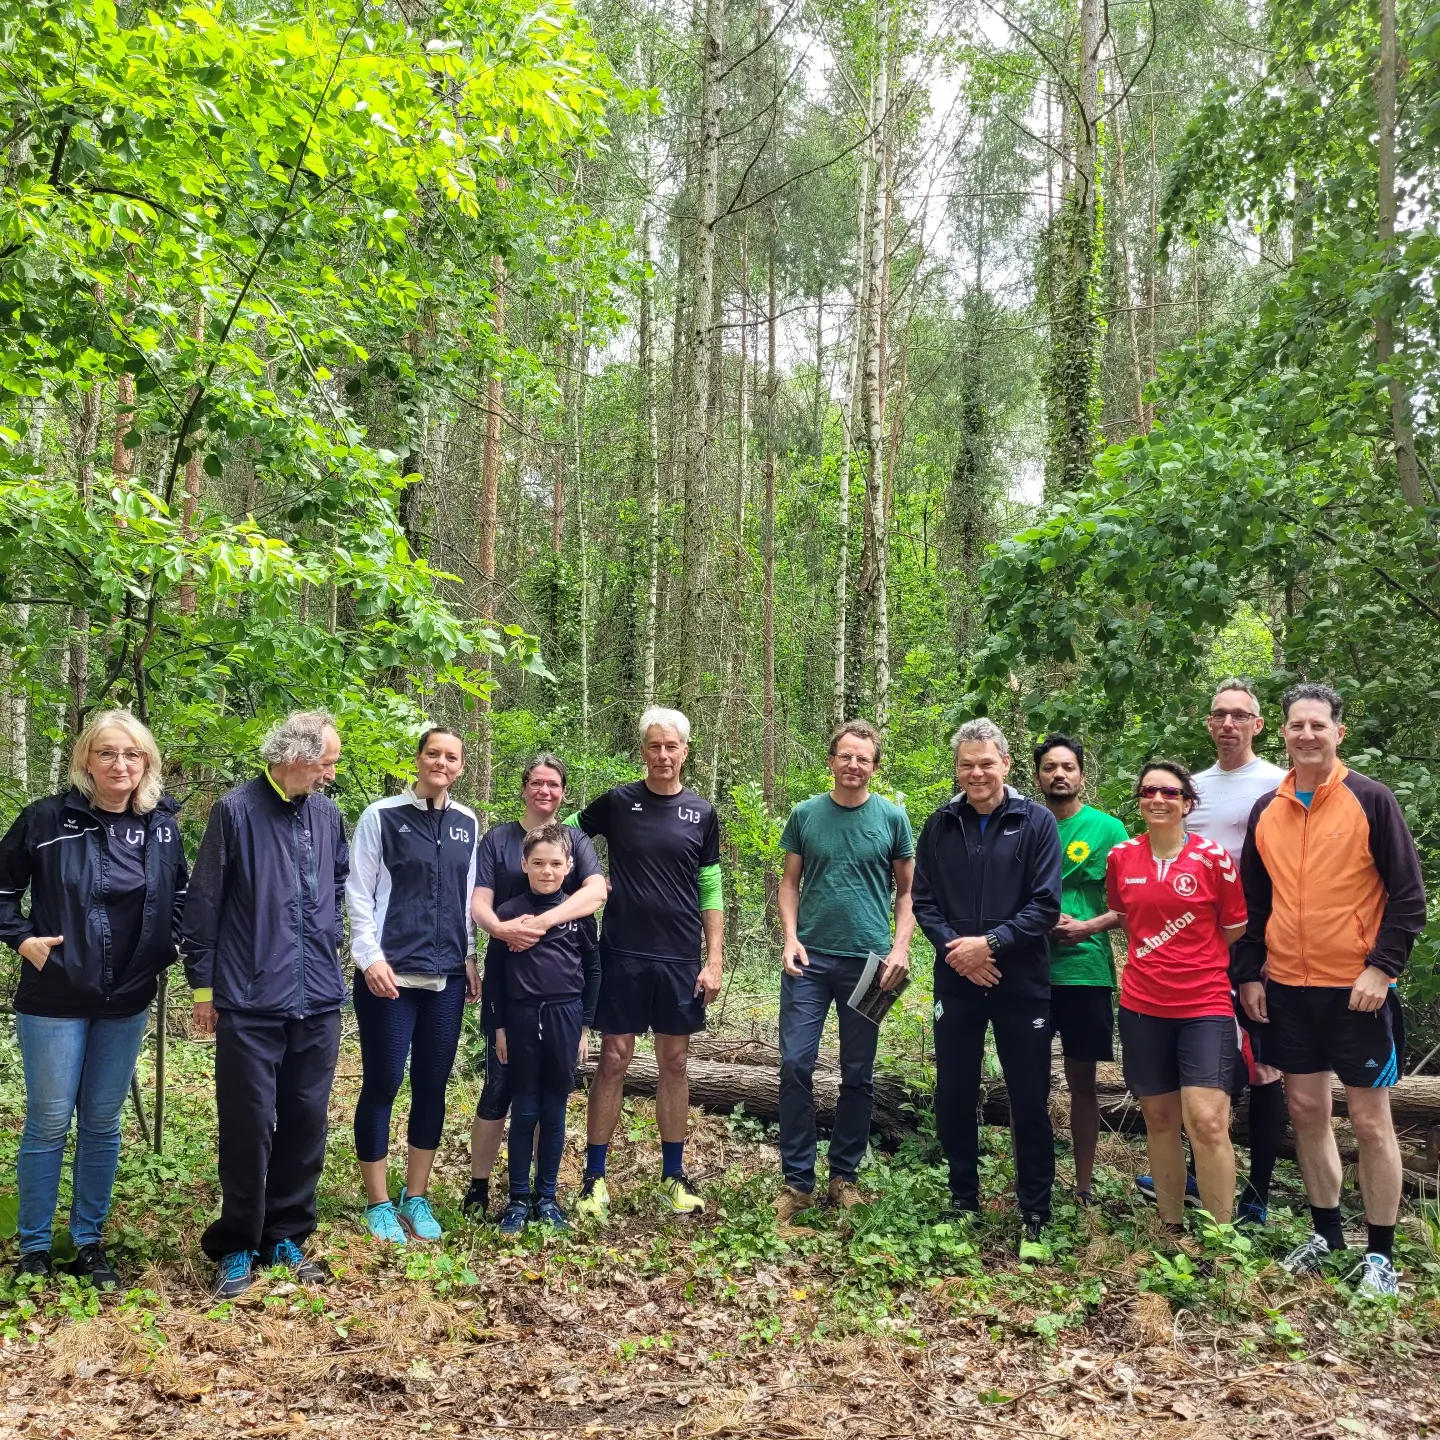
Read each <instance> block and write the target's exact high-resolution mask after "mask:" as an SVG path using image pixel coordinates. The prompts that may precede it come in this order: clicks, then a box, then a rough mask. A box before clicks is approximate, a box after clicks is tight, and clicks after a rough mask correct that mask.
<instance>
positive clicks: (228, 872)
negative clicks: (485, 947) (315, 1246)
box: [180, 710, 350, 1300]
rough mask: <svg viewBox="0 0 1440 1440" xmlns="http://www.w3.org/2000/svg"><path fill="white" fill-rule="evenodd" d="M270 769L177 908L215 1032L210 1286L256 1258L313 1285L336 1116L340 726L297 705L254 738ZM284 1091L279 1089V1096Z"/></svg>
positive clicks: (222, 817)
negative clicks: (215, 1195)
mask: <svg viewBox="0 0 1440 1440" xmlns="http://www.w3.org/2000/svg"><path fill="white" fill-rule="evenodd" d="M260 755H261V758H262V759H263V760H264V761H265V769H264V770H263V771H262V772H261V774H260V775H258V776H257V777H256V778H255V779H254V780H251V781H249V782H247V783H246V784H244V785H240V786H238V787H237V788H235V789H234V790H231V791H229V792H228V793H227V794H225V795H222V796H221V797H220V799H219V800H218V801H217V802H216V803H215V806H214V808H213V809H212V810H211V811H210V820H209V823H208V824H207V826H206V828H205V838H204V839H203V840H202V841H201V842H200V852H199V854H198V855H197V856H196V859H195V869H194V871H193V873H192V875H191V878H190V889H189V893H188V895H187V896H186V902H185V914H184V917H183V919H182V921H181V926H180V930H181V949H182V950H183V952H184V954H185V973H186V976H187V978H188V979H189V981H190V987H191V990H192V991H193V996H194V1002H195V1010H194V1023H195V1028H196V1029H197V1030H199V1031H200V1032H201V1033H202V1034H209V1033H211V1032H214V1035H215V1108H216V1113H217V1118H218V1121H219V1136H218V1159H219V1170H220V1193H221V1202H220V1216H219V1218H218V1219H217V1220H215V1221H214V1223H213V1224H211V1225H210V1227H209V1228H208V1229H207V1230H206V1231H205V1234H204V1235H203V1236H202V1237H201V1241H200V1243H201V1245H202V1246H203V1247H204V1250H205V1253H206V1254H207V1255H208V1256H210V1258H211V1259H212V1260H214V1261H216V1262H217V1264H218V1265H219V1276H218V1278H217V1280H216V1283H215V1291H214V1293H215V1297H216V1298H217V1299H220V1300H230V1299H233V1298H234V1297H235V1296H237V1295H240V1294H242V1293H243V1292H244V1291H245V1290H247V1289H249V1287H250V1284H251V1281H252V1279H253V1277H254V1271H255V1266H256V1264H257V1262H258V1263H259V1264H262V1265H283V1266H286V1267H287V1268H288V1269H290V1270H292V1271H293V1272H294V1273H295V1276H296V1278H297V1279H298V1280H300V1281H301V1282H302V1283H305V1284H315V1283H318V1282H321V1281H323V1280H325V1279H326V1278H327V1277H326V1272H325V1270H324V1269H323V1268H322V1267H321V1266H320V1265H318V1264H316V1263H315V1262H314V1261H313V1260H308V1259H306V1257H305V1252H304V1250H303V1248H302V1247H303V1246H304V1243H305V1241H306V1240H307V1239H308V1238H309V1237H310V1235H311V1234H312V1233H313V1232H314V1230H315V1188H316V1186H317V1185H318V1184H319V1182H320V1172H321V1170H322V1169H324V1166H325V1133H326V1119H327V1112H328V1108H329V1104H330V1086H331V1082H332V1081H333V1080H334V1078H335V1062H336V1060H337V1059H338V1057H339V1054H340V1007H341V1006H342V1005H343V1004H344V1003H345V1001H346V998H347V993H346V988H345V980H344V976H343V975H342V973H341V970H340V942H341V938H342V934H343V926H342V918H341V917H342V915H343V913H344V901H345V880H346V877H347V875H348V874H349V871H350V856H349V851H348V849H347V847H346V843H345V826H344V823H343V821H342V820H341V818H340V811H339V809H338V808H337V806H336V804H335V802H334V801H333V800H331V799H329V798H327V797H326V796H325V795H323V794H321V793H320V792H321V791H322V790H323V789H324V787H325V786H326V785H328V784H329V783H330V782H331V781H332V780H334V778H335V764H336V762H337V761H338V760H339V758H340V734H339V731H338V730H337V729H336V728H335V722H334V720H333V719H332V718H331V717H330V716H329V715H327V714H325V712H324V711H319V710H315V711H302V712H301V713H299V714H295V715H291V716H290V717H289V718H288V719H287V720H285V721H283V722H282V723H281V724H279V725H277V726H276V727H275V728H274V729H273V730H271V731H270V733H269V734H268V735H267V736H266V737H265V740H264V742H263V743H262V745H261V747H260ZM277 1101H279V1103H277Z"/></svg>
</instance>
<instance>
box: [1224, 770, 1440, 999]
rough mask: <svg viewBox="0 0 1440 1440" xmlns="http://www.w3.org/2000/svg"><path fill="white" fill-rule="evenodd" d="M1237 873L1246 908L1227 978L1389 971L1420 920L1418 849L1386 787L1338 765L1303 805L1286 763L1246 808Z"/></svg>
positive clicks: (1291, 979)
mask: <svg viewBox="0 0 1440 1440" xmlns="http://www.w3.org/2000/svg"><path fill="white" fill-rule="evenodd" d="M1240 880H1241V883H1242V884H1243V886H1244V888H1245V909H1246V912H1247V914H1248V917H1249V918H1248V923H1247V925H1246V929H1245V934H1244V936H1243V937H1242V938H1241V939H1240V940H1239V941H1238V942H1237V943H1236V945H1235V949H1234V952H1233V954H1232V956H1231V962H1230V977H1231V979H1232V981H1234V983H1235V984H1237V985H1239V984H1242V983H1243V982H1245V981H1247V980H1259V979H1260V978H1261V976H1262V972H1263V973H1264V974H1266V975H1268V976H1269V978H1270V979H1271V980H1274V981H1276V982H1277V983H1278V984H1281V985H1309V986H1331V987H1336V988H1339V987H1344V988H1346V989H1348V988H1349V987H1350V986H1351V985H1353V984H1354V983H1355V981H1356V980H1357V979H1359V977H1360V972H1361V971H1362V970H1363V969H1364V968H1365V966H1367V965H1373V966H1375V968H1376V969H1377V970H1382V971H1384V973H1385V974H1387V975H1389V976H1390V977H1391V978H1392V979H1393V978H1394V977H1395V976H1397V975H1399V974H1400V972H1401V971H1402V970H1403V969H1404V968H1405V962H1406V961H1407V960H1408V959H1409V958H1410V951H1411V949H1412V948H1413V947H1414V944H1415V937H1416V936H1417V935H1419V934H1420V932H1421V931H1422V930H1423V929H1424V928H1425V882H1424V880H1423V879H1422V878H1421V874H1420V856H1419V854H1418V853H1417V852H1416V849H1415V841H1414V840H1413V839H1412V838H1411V835H1410V830H1409V827H1408V826H1407V825H1406V824H1405V817H1404V815H1403V814H1402V813H1401V810H1400V805H1399V802H1398V801H1397V800H1396V799H1395V797H1394V795H1392V794H1391V793H1390V791H1389V790H1387V789H1386V788H1385V786H1383V785H1382V784H1380V782H1379V781H1378V780H1371V779H1370V778H1369V777H1368V776H1365V775H1357V774H1356V773H1355V772H1354V771H1353V770H1351V769H1349V768H1348V767H1346V766H1345V765H1342V764H1340V763H1338V762H1337V763H1336V766H1335V768H1334V769H1333V770H1332V771H1331V772H1330V775H1329V777H1328V778H1327V779H1326V781H1325V783H1324V784H1323V785H1321V786H1320V788H1319V789H1318V790H1316V792H1315V794H1314V796H1313V797H1312V798H1311V801H1310V807H1309V809H1308V810H1307V809H1306V807H1305V806H1304V805H1303V804H1301V802H1300V801H1299V800H1297V799H1296V798H1295V772H1294V771H1293V770H1292V771H1291V772H1290V773H1289V774H1288V775H1287V776H1286V777H1285V778H1284V779H1283V780H1282V781H1281V782H1280V785H1279V788H1278V789H1275V790H1272V791H1271V792H1270V793H1269V794H1268V795H1262V796H1261V797H1260V799H1259V800H1257V801H1256V802H1255V808H1254V809H1253V810H1252V811H1251V812H1250V824H1249V827H1248V829H1247V831H1246V834H1245V849H1244V851H1243V852H1242V854H1241V857H1240Z"/></svg>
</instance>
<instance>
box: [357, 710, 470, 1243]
mask: <svg viewBox="0 0 1440 1440" xmlns="http://www.w3.org/2000/svg"><path fill="white" fill-rule="evenodd" d="M464 769H465V745H464V742H463V741H462V740H461V739H460V737H459V736H458V735H456V734H455V733H454V731H452V730H445V729H440V728H437V729H432V730H427V731H426V732H425V734H424V735H422V736H421V737H420V745H419V748H418V750H417V751H416V754H415V772H416V778H415V780H414V783H413V784H411V785H408V786H407V787H406V788H405V790H404V791H403V792H402V793H401V794H399V795H392V796H390V797H389V798H388V799H385V800H378V801H376V803H375V804H373V805H371V806H370V807H369V809H367V810H366V811H365V813H364V814H363V815H362V816H361V817H360V823H359V825H357V826H356V827H355V835H354V838H353V839H352V840H351V842H350V878H349V881H348V882H347V884H346V889H345V899H346V906H347V908H348V910H349V912H350V953H351V954H352V956H353V957H354V960H355V1019H356V1021H357V1022H358V1024H359V1028H360V1060H361V1071H362V1079H361V1085H360V1098H359V1100H358V1101H357V1102H356V1105H355V1153H356V1155H357V1157H358V1158H359V1160H360V1174H361V1176H362V1178H363V1179H364V1182H365V1192H366V1210H365V1224H366V1227H367V1228H368V1229H369V1231H370V1233H371V1234H372V1235H373V1236H375V1238H376V1239H377V1240H388V1241H391V1242H392V1243H394V1244H397V1245H403V1244H405V1243H406V1237H407V1233H408V1234H409V1235H412V1236H414V1237H415V1238H416V1239H417V1240H438V1239H439V1238H440V1235H441V1233H442V1232H441V1229H440V1223H439V1221H437V1220H436V1218H435V1215H434V1213H433V1211H432V1210H431V1209H430V1204H429V1201H428V1200H427V1199H426V1191H427V1190H428V1188H429V1184H430V1169H431V1167H432V1166H433V1165H434V1163H435V1151H436V1149H437V1148H438V1147H439V1144H440V1135H441V1131H442V1130H443V1128H444V1124H445V1087H446V1086H447V1085H448V1083H449V1081H450V1072H451V1070H452V1069H453V1068H454V1065H455V1051H456V1048H457V1047H458V1045H459V1042H460V1022H461V1018H462V1016H463V1013H464V1007H465V1002H466V1001H467V1000H471V1001H474V1000H478V999H479V997H480V978H479V973H478V971H477V970H476V968H475V927H474V922H473V921H472V920H471V918H470V892H471V891H472V890H473V889H474V888H475V847H476V844H477V842H478V839H479V824H478V822H477V820H476V817H475V812H474V811H473V810H469V809H467V808H466V807H465V806H464V805H461V804H460V803H459V802H458V801H456V800H454V799H452V798H451V795H450V788H451V786H453V785H454V784H455V782H456V781H457V780H458V779H459V778H460V776H461V774H462V773H463V772H464ZM407 1058H408V1060H409V1062H410V1119H409V1126H408V1139H409V1146H410V1153H409V1157H408V1160H407V1162H406V1171H405V1185H404V1188H403V1189H402V1190H401V1191H400V1199H399V1201H398V1202H394V1201H392V1200H391V1199H390V1191H389V1180H388V1176H387V1169H388V1164H387V1162H388V1155H389V1149H390V1112H391V1108H392V1107H393V1105H394V1103H395V1096H396V1094H397V1093H398V1092H399V1090H400V1082H401V1080H403V1079H404V1078H405V1062H406V1060H407Z"/></svg>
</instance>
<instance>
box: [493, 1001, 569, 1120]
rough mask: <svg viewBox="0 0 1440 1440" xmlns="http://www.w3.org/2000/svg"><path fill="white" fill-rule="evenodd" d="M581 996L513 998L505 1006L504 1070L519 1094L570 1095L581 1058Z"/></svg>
mask: <svg viewBox="0 0 1440 1440" xmlns="http://www.w3.org/2000/svg"><path fill="white" fill-rule="evenodd" d="M584 1029H585V1025H584V1022H583V1020H582V1019H581V1006H580V997H579V996H578V995H577V996H575V997H574V998H573V999H567V1000H511V1001H509V1002H508V1003H507V1004H506V1006H505V1055H506V1063H505V1069H506V1070H507V1071H508V1072H509V1075H510V1089H511V1090H512V1092H513V1093H514V1094H516V1095H538V1094H547V1095H568V1094H569V1093H570V1092H571V1091H572V1090H573V1089H574V1088H575V1064H576V1061H577V1060H578V1059H579V1051H580V1036H581V1034H582V1033H583V1032H584Z"/></svg>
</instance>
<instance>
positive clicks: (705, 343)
mask: <svg viewBox="0 0 1440 1440" xmlns="http://www.w3.org/2000/svg"><path fill="white" fill-rule="evenodd" d="M724 34H725V0H705V10H704V30H703V33H702V34H701V36H700V164H699V167H698V168H699V193H698V196H697V203H696V209H695V246H694V252H695V265H694V277H695V302H694V307H695V308H694V314H693V316H692V321H693V324H694V340H693V345H692V349H691V354H690V413H689V415H688V416H687V417H686V419H687V440H686V446H685V474H684V477H683V484H684V492H685V507H684V508H685V517H684V541H683V546H682V565H683V571H682V578H681V593H680V708H681V709H682V710H684V711H686V712H687V713H692V712H693V711H694V709H695V705H696V701H697V700H698V699H699V693H700V672H701V661H702V659H703V649H702V643H703V642H702V638H701V636H702V631H701V624H700V621H701V614H702V608H703V606H704V603H705V568H706V567H705V537H706V526H705V511H706V507H707V506H708V504H709V499H710V491H711V486H710V466H711V462H712V460H713V458H714V455H713V448H714V447H713V443H712V442H713V439H714V436H713V431H712V429H711V425H712V410H711V398H712V397H711V394H710V386H711V369H712V365H713V359H714V357H713V354H712V352H713V349H714V346H715V344H716V336H715V329H714V309H715V229H716V224H717V213H718V210H719V204H720V117H721V114H722V112H723V109H724V94H723V90H722V81H721V78H720V61H721V55H722V47H723V44H724Z"/></svg>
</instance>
